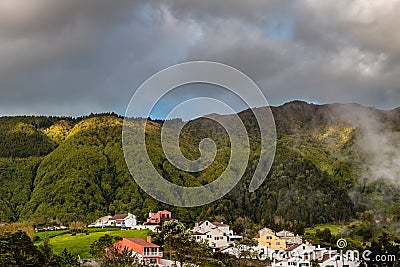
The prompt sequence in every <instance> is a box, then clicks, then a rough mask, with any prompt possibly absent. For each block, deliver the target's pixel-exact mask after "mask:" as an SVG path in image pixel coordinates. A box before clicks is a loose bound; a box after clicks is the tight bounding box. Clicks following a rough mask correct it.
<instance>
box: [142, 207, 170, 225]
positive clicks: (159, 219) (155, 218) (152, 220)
mask: <svg viewBox="0 0 400 267" xmlns="http://www.w3.org/2000/svg"><path fill="white" fill-rule="evenodd" d="M169 220H172V213H171V212H170V211H168V210H163V211H158V212H156V213H152V212H150V213H149V217H148V218H147V221H146V222H145V223H144V224H162V223H163V222H165V221H169Z"/></svg>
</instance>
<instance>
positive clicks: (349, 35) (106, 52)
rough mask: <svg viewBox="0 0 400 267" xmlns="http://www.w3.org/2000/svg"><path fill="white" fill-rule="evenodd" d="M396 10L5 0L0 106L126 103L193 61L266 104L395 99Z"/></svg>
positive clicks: (75, 110) (399, 74)
mask: <svg viewBox="0 0 400 267" xmlns="http://www.w3.org/2000/svg"><path fill="white" fill-rule="evenodd" d="M398 14H400V0H385V1H369V0H356V1H348V0H335V1H321V0H298V1H286V0H283V1H282V0H271V1H265V0H264V1H262V0H249V1H239V0H226V1H213V0H205V1H186V0H176V1H172V0H164V1H148V0H135V1H129V0H126V1H124V0H114V1H108V0H85V1H82V0H57V1H54V0H30V1H25V0H2V1H0V92H1V96H0V115H15V114H50V115H82V114H87V113H90V112H108V111H115V112H118V113H120V114H123V113H124V111H125V108H126V106H127V104H128V102H129V99H130V97H131V96H132V94H133V93H134V91H135V89H136V88H137V87H138V86H139V85H140V84H141V83H142V82H143V81H144V80H146V79H147V78H148V77H149V76H151V75H152V74H154V73H155V72H157V71H159V70H161V69H163V68H165V67H168V66H170V65H172V64H176V63H180V62H185V61H190V60H212V61H218V62H222V63H225V64H229V65H231V66H233V67H235V68H237V69H239V70H241V71H243V72H244V73H246V74H247V75H248V76H250V77H251V78H252V79H253V80H254V81H255V82H256V83H257V84H258V85H259V87H260V88H261V89H262V91H263V92H264V93H265V95H266V97H267V99H268V100H269V103H270V104H271V105H280V104H282V103H284V102H287V101H290V100H293V99H303V100H307V101H310V102H315V103H332V102H358V103H361V104H364V105H368V106H375V107H378V108H383V109H390V108H394V107H398V106H400V31H399V30H398V25H400V16H398ZM196 90H199V88H198V87H196ZM176 97H179V96H176Z"/></svg>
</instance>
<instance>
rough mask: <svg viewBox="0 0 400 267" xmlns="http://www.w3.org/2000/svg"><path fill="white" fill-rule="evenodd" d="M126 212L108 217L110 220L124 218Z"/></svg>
mask: <svg viewBox="0 0 400 267" xmlns="http://www.w3.org/2000/svg"><path fill="white" fill-rule="evenodd" d="M127 216H128V214H116V215H114V216H112V217H111V218H110V220H122V219H125V218H126V217H127Z"/></svg>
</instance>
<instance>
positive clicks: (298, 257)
mask: <svg viewBox="0 0 400 267" xmlns="http://www.w3.org/2000/svg"><path fill="white" fill-rule="evenodd" d="M277 256H278V257H277ZM312 260H316V261H318V263H319V266H320V267H358V266H359V265H360V262H359V259H358V258H357V257H354V255H347V254H344V255H340V254H339V253H338V252H337V251H336V250H331V249H330V248H329V250H328V249H326V248H322V247H320V246H319V245H318V246H313V245H312V244H310V243H308V242H307V243H306V244H294V245H292V246H290V247H289V248H288V249H286V250H285V251H284V253H280V254H279V255H274V262H273V263H272V267H290V266H298V267H309V266H311V261H312Z"/></svg>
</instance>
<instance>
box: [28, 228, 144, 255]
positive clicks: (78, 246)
mask: <svg viewBox="0 0 400 267" xmlns="http://www.w3.org/2000/svg"><path fill="white" fill-rule="evenodd" d="M90 230H91V229H90ZM90 230H89V235H86V234H85V233H80V234H77V235H76V236H71V234H69V233H66V232H64V233H58V235H57V234H56V232H61V231H48V232H47V238H50V239H49V243H50V245H51V246H52V247H53V250H54V252H55V253H56V254H59V253H61V252H62V251H63V250H64V248H66V249H67V250H68V251H69V252H71V253H72V254H74V255H79V256H80V257H81V259H88V258H90V257H91V255H90V253H89V248H90V244H91V243H92V242H93V241H95V240H97V239H99V237H101V236H103V235H105V234H108V235H112V236H120V237H140V238H143V239H146V237H147V236H148V235H150V234H151V231H149V230H119V229H102V230H103V231H100V230H99V229H96V230H94V231H90ZM42 233H43V232H40V233H37V234H40V237H41V238H42V236H43V237H44V235H42ZM50 233H51V234H53V237H50V236H49V235H50ZM42 242H43V241H41V242H37V243H36V245H39V244H41V243H42Z"/></svg>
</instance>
